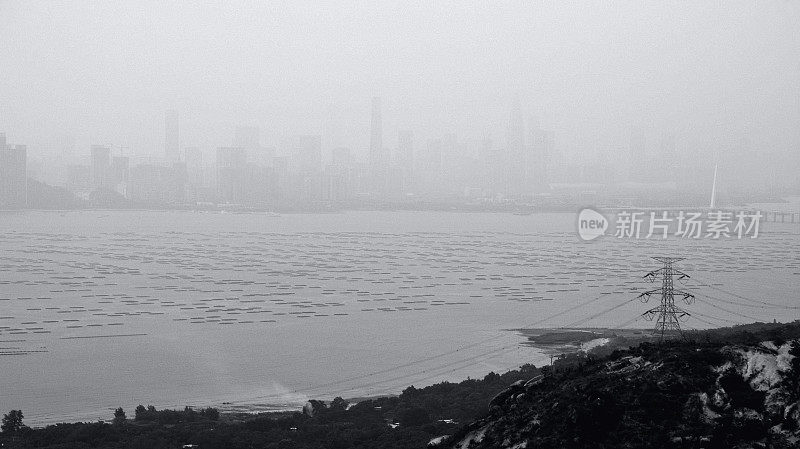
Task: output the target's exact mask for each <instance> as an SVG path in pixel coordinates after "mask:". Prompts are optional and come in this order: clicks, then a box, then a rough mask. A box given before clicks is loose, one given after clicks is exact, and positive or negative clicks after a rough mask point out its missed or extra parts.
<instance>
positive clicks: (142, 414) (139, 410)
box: [133, 404, 147, 421]
mask: <svg viewBox="0 0 800 449" xmlns="http://www.w3.org/2000/svg"><path fill="white" fill-rule="evenodd" d="M133 419H134V420H136V421H144V420H146V419H147V409H146V408H144V405H142V404H139V406H138V407H136V414H135V415H134V417H133Z"/></svg>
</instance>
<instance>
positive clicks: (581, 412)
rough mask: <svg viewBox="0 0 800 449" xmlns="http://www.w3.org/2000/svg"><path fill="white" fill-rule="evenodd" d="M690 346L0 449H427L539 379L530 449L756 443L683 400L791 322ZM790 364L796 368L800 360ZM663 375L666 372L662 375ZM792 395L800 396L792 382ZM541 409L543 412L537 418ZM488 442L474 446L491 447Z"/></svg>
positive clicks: (178, 415) (48, 437)
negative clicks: (679, 438) (729, 354)
mask: <svg viewBox="0 0 800 449" xmlns="http://www.w3.org/2000/svg"><path fill="white" fill-rule="evenodd" d="M689 338H690V339H691V341H688V342H687V341H675V342H670V343H666V344H662V345H658V344H652V343H644V344H641V345H639V346H637V347H636V348H633V349H630V350H624V351H623V350H616V351H614V352H612V353H611V354H606V353H604V351H605V350H604V349H601V348H598V350H597V351H592V352H591V353H590V354H585V353H578V354H571V355H568V356H565V357H563V358H561V359H559V360H557V361H556V362H555V364H554V366H552V367H543V368H536V367H534V366H532V365H525V366H523V367H521V368H520V369H519V370H515V371H510V372H508V373H505V374H502V375H498V374H495V373H490V374H488V375H486V376H485V377H484V378H483V379H468V380H465V381H463V382H460V383H449V382H443V383H440V384H437V385H433V386H429V387H425V388H415V387H413V386H412V387H408V388H407V389H406V390H404V391H403V392H402V394H400V395H399V396H397V397H387V398H378V399H372V400H365V401H362V402H359V403H358V404H355V405H352V406H350V405H349V404H347V402H346V401H344V400H342V399H341V398H337V399H336V400H334V401H332V402H331V403H330V404H328V405H326V404H324V403H321V402H318V401H313V403H314V406H315V407H314V408H315V413H314V416H313V417H310V416H307V415H305V414H303V413H300V412H297V413H282V414H261V415H246V416H241V415H237V416H219V414H218V413H217V411H216V410H214V409H204V410H197V411H195V410H192V409H189V408H187V409H185V410H183V411H175V410H156V409H155V408H153V407H143V406H140V407H137V409H136V410H135V411H134V416H133V417H132V418H131V417H126V415H125V412H124V410H122V409H118V410H117V411H116V413H115V414H114V415H113V416H109V418H108V419H109V422H107V423H74V424H58V425H53V426H48V427H45V428H41V429H30V428H27V427H24V426H23V425H21V422H16V421H15V426H14V428H13V429H12V428H10V427H9V429H8V430H6V427H4V432H3V433H2V435H0V443H2V444H4V447H5V448H12V447H13V448H59V449H70V448H100V447H103V448H106V447H107V448H147V449H151V448H153V449H157V448H180V447H182V446H183V445H189V444H193V445H197V446H196V447H198V448H201V449H206V448H234V449H236V448H251V447H259V448H290V449H291V448H295V449H306V448H314V449H347V448H364V449H367V448H370V449H380V448H424V447H425V446H426V444H427V442H428V441H429V440H430V439H431V438H433V437H436V436H439V435H453V438H452V439H451V441H454V440H456V439H457V438H458V437H460V436H463V435H465V434H466V433H467V432H469V430H470V428H467V427H465V425H467V424H468V423H470V422H472V421H475V420H480V419H490V418H491V416H492V413H497V410H495V411H494V412H490V410H489V407H488V404H489V402H490V400H491V399H492V398H493V397H494V396H495V395H497V394H498V393H500V392H502V391H504V390H505V389H506V388H507V387H508V386H509V385H511V384H512V383H514V382H516V381H519V380H522V381H527V380H529V379H531V378H534V377H537V376H539V375H540V374H545V376H544V378H543V380H542V381H541V382H540V383H538V384H537V385H536V386H535V387H531V388H532V391H531V393H530V394H528V395H527V398H525V401H527V403H526V404H525V406H524V407H520V414H519V415H518V416H514V418H513V419H516V420H518V421H519V422H518V423H517V424H518V425H519V427H524V426H525V425H527V424H528V423H529V422H530V420H532V419H537V420H538V421H539V422H540V424H539V427H538V428H539V429H540V430H537V432H538V433H536V438H538V439H537V444H539V445H537V446H535V447H552V448H556V447H576V448H577V447H593V448H595V447H596V448H601V447H606V448H612V447H615V448H616V447H701V446H699V443H696V442H693V443H687V444H686V445H684V446H675V445H674V444H672V443H670V441H671V440H670V438H672V437H674V435H676V432H677V433H678V434H686V435H700V434H703V435H705V434H708V435H711V437H712V440H713V441H714V442H715V444H716V446H713V447H720V448H722V447H737V446H736V445H737V444H738V442H740V441H745V440H747V441H749V440H748V439H753V438H755V437H757V436H761V435H763V433H764V432H766V429H765V428H764V425H763V423H757V422H753V421H748V420H746V419H745V420H741V419H740V420H729V422H721V423H718V426H717V427H713V428H711V427H708V426H706V424H704V423H703V421H702V420H701V419H699V417H698V414H699V413H702V410H701V408H700V407H699V406H696V407H687V401H689V395H690V393H691V392H696V391H704V390H707V389H709V388H710V387H711V385H712V384H713V383H714V382H715V379H716V374H715V373H713V372H712V371H711V370H710V367H712V366H719V365H720V364H722V363H723V362H724V357H723V355H722V354H721V353H720V351H719V349H720V348H721V347H722V346H723V345H730V344H741V345H747V344H755V343H757V342H760V341H764V340H773V341H778V342H782V341H787V340H790V339H795V338H800V323H797V322H796V323H792V324H787V325H775V324H758V323H757V324H752V325H747V326H739V327H736V328H727V329H718V330H713V331H708V332H697V333H693V334H690V336H689ZM631 356H635V357H642V359H643V360H646V361H650V362H651V363H660V364H663V369H660V370H657V371H648V372H647V373H644V374H637V373H636V372H631V373H627V374H626V373H623V374H620V375H613V376H612V375H609V374H608V373H607V371H605V370H604V368H603V367H606V366H607V364H608V363H612V364H613V363H614V362H615V361H617V360H621V359H622V358H625V357H631ZM796 361H798V363H799V364H800V359H796ZM652 373H655V374H652ZM664 373H667V374H668V375H663V376H662V374H664ZM798 373H800V367H798ZM720 382H723V383H725V384H726V385H725V388H726V391H728V390H729V391H730V392H731V396H732V401H735V403H736V404H737V405H742V406H749V407H756V408H758V407H759V404H761V403H763V401H762V399H763V398H762V397H760V396H759V392H756V391H753V390H752V388H750V386H749V385H748V384H747V383H746V382H742V381H741V379H738V380H737V378H735V376H729V377H723V378H722V379H721V381H720ZM798 385H800V382H798ZM534 390H535V391H534ZM795 391H797V393H798V395H800V386H796V387H795ZM759 401H761V402H759ZM523 410H527V411H529V412H530V413H531V414H530V416H528V414H525V413H523ZM543 410H546V413H540V412H541V411H543ZM534 412H535V414H536V417H535V418H534V416H533V414H534ZM19 416H21V413H20V415H19ZM14 418H18V416H17V415H16V414H15V415H14ZM20 421H21V420H20ZM4 423H5V420H4ZM17 424H19V425H17ZM704 426H705V427H704ZM681 432H682V433H681ZM490 443H491V442H488V441H487V443H486V445H483V446H481V447H493V446H492V445H491V444H490ZM495 443H497V442H495ZM692 444H694V446H693V445H692ZM495 447H496V446H495ZM529 447H532V446H529ZM743 447H749V446H743Z"/></svg>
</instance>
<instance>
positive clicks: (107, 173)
mask: <svg viewBox="0 0 800 449" xmlns="http://www.w3.org/2000/svg"><path fill="white" fill-rule="evenodd" d="M91 152H92V187H93V188H95V189H109V188H111V187H112V184H113V183H112V176H111V148H109V147H106V146H103V145H92V147H91Z"/></svg>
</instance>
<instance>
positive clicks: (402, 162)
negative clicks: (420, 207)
mask: <svg viewBox="0 0 800 449" xmlns="http://www.w3.org/2000/svg"><path fill="white" fill-rule="evenodd" d="M397 165H399V166H400V170H401V172H402V177H403V187H404V189H405V190H408V187H409V186H410V185H411V181H412V179H413V172H414V134H413V133H412V132H411V130H407V129H406V130H402V131H400V133H399V134H398V136H397Z"/></svg>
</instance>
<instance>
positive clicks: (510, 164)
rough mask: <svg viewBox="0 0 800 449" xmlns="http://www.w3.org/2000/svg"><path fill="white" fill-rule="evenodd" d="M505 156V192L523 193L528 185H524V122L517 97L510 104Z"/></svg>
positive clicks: (511, 193)
mask: <svg viewBox="0 0 800 449" xmlns="http://www.w3.org/2000/svg"><path fill="white" fill-rule="evenodd" d="M505 156H506V160H505V163H506V170H507V171H506V173H507V176H508V185H507V189H506V193H507V194H510V195H520V194H522V193H525V192H526V190H527V187H528V186H527V185H525V181H526V168H527V167H526V165H527V164H526V162H527V158H526V156H527V155H526V154H525V124H524V121H523V119H522V106H521V105H520V102H519V99H515V100H514V103H513V104H512V106H511V116H510V118H509V123H508V134H507V140H506V155H505Z"/></svg>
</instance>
